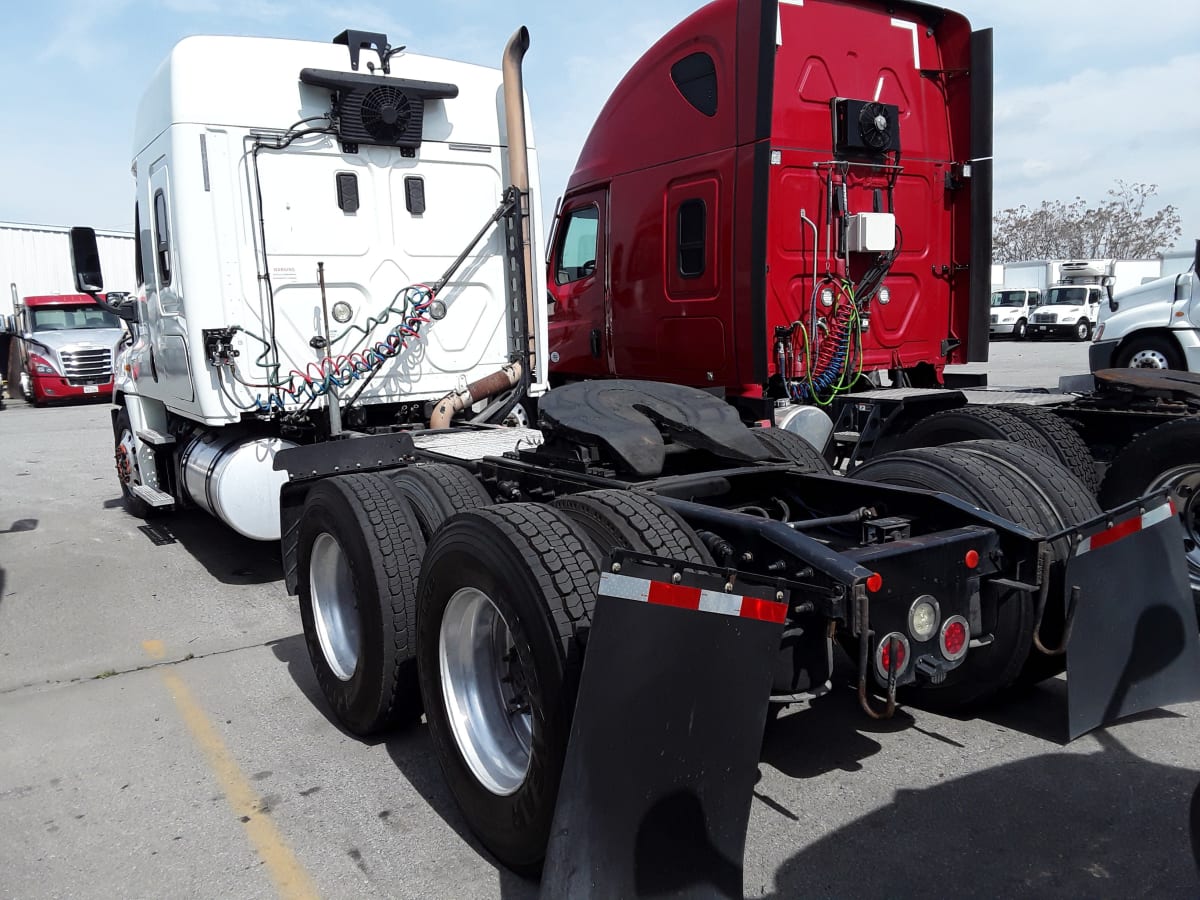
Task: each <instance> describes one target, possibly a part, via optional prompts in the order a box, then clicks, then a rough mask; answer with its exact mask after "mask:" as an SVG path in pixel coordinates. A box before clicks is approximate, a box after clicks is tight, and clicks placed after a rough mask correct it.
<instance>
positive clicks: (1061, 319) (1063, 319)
mask: <svg viewBox="0 0 1200 900" xmlns="http://www.w3.org/2000/svg"><path fill="white" fill-rule="evenodd" d="M1077 318H1079V317H1078V316H1059V317H1058V321H1059V322H1060V323H1061V324H1063V325H1070V324H1071V323H1072V322H1074V321H1075V320H1076V319H1077Z"/></svg>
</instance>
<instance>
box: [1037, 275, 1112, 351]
mask: <svg viewBox="0 0 1200 900" xmlns="http://www.w3.org/2000/svg"><path fill="white" fill-rule="evenodd" d="M1111 280H1112V265H1111V264H1102V265H1096V264H1095V263H1093V262H1091V261H1082V262H1065V263H1063V264H1062V268H1061V269H1060V272H1059V281H1058V282H1057V283H1056V284H1053V285H1051V286H1050V288H1049V289H1048V290H1047V291H1046V294H1045V296H1044V297H1043V298H1042V305H1041V308H1040V309H1039V310H1038V311H1037V312H1036V313H1034V314H1033V321H1032V323H1031V326H1030V335H1031V336H1033V337H1045V336H1047V335H1058V336H1064V335H1065V336H1070V337H1072V338H1074V339H1075V340H1077V341H1090V340H1091V339H1092V331H1093V329H1094V328H1095V327H1096V321H1097V320H1098V319H1099V317H1100V302H1101V300H1102V299H1103V297H1104V290H1105V288H1104V285H1105V283H1106V282H1107V283H1109V284H1111Z"/></svg>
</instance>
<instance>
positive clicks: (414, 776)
mask: <svg viewBox="0 0 1200 900" xmlns="http://www.w3.org/2000/svg"><path fill="white" fill-rule="evenodd" d="M271 651H272V652H273V653H274V654H275V658H276V659H278V660H279V661H280V662H282V663H284V664H285V665H286V666H287V669H288V674H289V675H290V676H291V677H292V680H293V681H294V682H295V683H296V687H297V688H299V689H300V692H301V693H302V694H304V696H305V697H306V698H307V699H308V701H309V702H310V703H311V704H312V705H313V706H314V707H315V708H316V709H317V710H318V711H319V712H320V713H321V715H322V716H324V717H325V719H326V721H328V722H329V724H330V726H331V727H333V728H336V729H337V730H338V731H340V732H342V733H343V734H345V735H346V736H347V737H349V738H351V739H352V740H356V741H359V742H360V743H363V744H366V745H368V746H377V745H379V744H383V745H384V746H385V748H386V749H387V752H388V756H390V757H391V759H392V761H393V762H394V763H395V764H396V768H398V769H399V770H400V774H401V775H403V776H404V778H405V779H406V780H407V781H408V783H409V784H411V785H412V786H413V789H414V790H416V792H417V793H418V794H420V795H421V797H422V799H424V801H425V802H426V803H427V804H429V807H430V808H431V809H432V810H433V811H434V812H435V813H437V814H438V815H439V816H440V817H441V818H442V820H443V821H444V822H445V823H446V824H447V825H449V826H450V828H452V829H453V830H454V832H455V833H456V834H457V835H458V836H459V837H460V838H462V840H463V841H464V842H465V843H467V844H468V845H469V846H470V847H471V849H472V850H474V851H475V852H476V853H477V854H479V857H480V858H481V859H484V860H486V861H487V862H488V863H489V864H491V865H492V866H494V867H495V869H496V872H497V877H498V880H499V885H500V896H501V897H503V898H504V900H526V898H528V900H533V898H536V897H537V895H538V885H537V883H536V882H534V881H530V880H528V879H525V878H522V877H520V876H519V875H515V874H513V873H512V872H510V871H509V870H508V869H506V868H505V867H504V866H502V865H500V864H499V863H498V862H496V861H495V860H494V859H493V858H492V856H491V854H490V853H488V851H487V850H485V849H484V847H483V845H482V844H480V843H479V841H478V840H476V838H475V836H474V835H473V834H472V833H471V831H470V829H469V828H467V823H466V821H465V820H464V819H463V817H462V814H461V813H460V812H459V811H458V806H457V805H456V804H455V802H454V797H453V796H452V795H451V794H450V790H449V788H447V787H446V782H445V779H443V778H442V770H441V768H440V767H439V766H438V761H437V757H436V756H435V755H434V750H433V743H432V741H431V740H430V738H429V731H428V729H427V728H426V727H425V724H424V722H423V721H422V722H421V723H420V724H418V725H416V726H413V727H411V728H405V729H403V730H401V731H397V732H395V733H393V734H389V735H384V736H382V737H379V738H361V737H358V736H357V735H353V734H350V733H349V732H348V731H346V730H345V729H344V728H342V726H341V724H340V723H339V722H338V721H337V719H336V718H334V715H333V711H332V710H331V709H330V708H329V704H328V703H326V702H325V697H324V695H323V694H322V693H321V688H320V686H319V685H318V684H317V678H316V675H314V674H313V669H312V663H311V661H310V660H309V658H308V645H307V643H306V642H305V639H304V635H303V634H295V635H292V636H291V637H287V638H284V639H282V640H279V641H275V642H274V643H273V644H271Z"/></svg>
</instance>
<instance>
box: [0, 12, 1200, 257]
mask: <svg viewBox="0 0 1200 900" xmlns="http://www.w3.org/2000/svg"><path fill="white" fill-rule="evenodd" d="M949 3H950V5H951V6H953V8H955V9H957V10H959V11H961V12H963V13H965V14H966V15H967V16H968V18H970V20H971V21H972V23H973V24H974V25H975V26H976V27H988V26H990V27H993V28H994V29H995V41H996V100H995V108H996V157H997V162H996V185H995V187H996V208H997V209H999V208H1002V207H1006V206H1013V205H1016V204H1018V203H1028V204H1033V205H1035V204H1037V203H1039V202H1041V201H1042V200H1043V199H1063V200H1070V199H1071V198H1073V197H1075V196H1082V197H1084V198H1085V199H1087V200H1090V201H1096V200H1099V199H1101V198H1103V196H1104V194H1105V192H1106V191H1107V189H1108V188H1109V187H1111V186H1112V184H1113V182H1114V179H1117V178H1122V179H1125V180H1126V181H1146V182H1153V183H1156V184H1158V185H1159V186H1160V188H1159V196H1160V199H1161V201H1162V202H1165V203H1173V204H1175V205H1176V206H1177V207H1179V209H1180V212H1181V214H1182V216H1183V223H1184V236H1183V243H1184V244H1186V245H1188V246H1190V242H1191V240H1192V239H1193V238H1197V237H1200V178H1197V176H1196V169H1197V164H1196V160H1197V159H1200V114H1198V112H1197V103H1198V102H1200V41H1198V40H1197V37H1198V36H1200V4H1196V3H1186V4H1184V3H1178V2H1170V0H1142V2H1141V3H1138V4H1136V5H1131V4H1128V3H1124V2H1122V3H1117V2H1113V0H1092V2H1084V0H1059V2H1054V0H1006V2H1004V3H998V2H987V0H959V2H955V0H949ZM700 5H701V3H700V2H699V0H653V2H645V0H642V2H637V0H604V2H600V3H579V2H576V0H559V2H553V3H550V2H540V0H538V2H529V0H526V2H518V3H508V4H505V3H496V2H495V0H491V2H484V0H437V2H426V3H414V2H403V3H402V2H393V3H383V2H379V3H370V2H357V0H295V2H282V0H86V2H82V0H43V2H35V3H20V4H18V3H15V2H13V0H7V2H6V3H5V4H4V12H3V19H2V20H0V21H2V22H3V28H0V79H3V82H2V83H4V84H5V85H6V91H5V102H4V109H5V113H6V115H5V121H6V124H7V126H8V127H7V128H6V132H7V136H8V137H7V140H5V141H3V142H0V178H2V179H3V182H2V185H0V220H3V221H18V222H37V223H46V224H91V225H94V226H96V227H100V228H119V229H128V228H129V227H130V226H131V224H132V223H131V220H132V212H131V203H130V199H129V198H130V196H131V182H130V177H129V161H130V143H131V134H132V127H133V116H134V112H135V109H136V106H137V102H138V99H139V97H140V95H141V91H142V87H143V85H144V84H145V83H146V81H147V80H148V78H149V76H150V75H151V73H152V72H153V71H154V69H155V68H156V67H157V66H158V64H159V62H160V61H161V60H162V59H163V58H164V57H165V56H166V54H167V52H168V51H169V50H170V48H171V46H172V45H173V44H174V43H175V41H177V40H178V39H179V38H181V37H184V36H185V35H189V34H205V33H208V34H252V35H255V34H257V35H269V36H272V37H290V38H302V39H309V40H321V41H326V40H329V39H330V38H331V37H332V36H333V35H334V34H336V33H337V32H339V31H341V30H342V29H343V28H346V27H354V28H362V29H368V30H379V31H386V32H387V33H388V35H389V37H390V38H391V41H392V43H393V44H397V43H406V44H408V46H409V47H410V48H411V49H412V50H413V51H414V52H420V53H427V54H430V55H437V56H447V57H452V58H459V59H465V60H469V61H471V62H478V63H484V64H488V65H496V64H497V62H498V59H499V54H500V50H501V48H502V47H503V45H504V42H505V40H506V39H507V37H508V35H509V34H510V33H511V32H512V31H513V30H514V29H515V28H516V27H517V26H518V25H521V24H524V25H527V26H529V29H530V31H531V33H532V40H533V46H532V49H531V50H530V54H529V56H528V57H527V65H526V89H527V91H528V93H529V95H530V103H531V105H532V108H533V115H534V123H535V127H536V130H537V140H538V148H539V152H540V154H541V163H542V184H543V189H544V193H545V203H544V206H545V207H546V208H547V209H552V208H553V204H554V198H555V197H556V196H557V195H558V194H559V193H560V192H561V190H562V188H563V186H564V185H565V183H566V180H567V178H568V176H569V175H570V172H571V169H572V168H573V166H574V163H575V158H576V156H577V154H578V151H579V148H580V145H581V144H582V142H583V139H584V138H585V137H586V135H587V132H588V130H589V128H590V127H591V123H592V122H593V120H594V119H595V117H596V114H597V113H598V112H599V111H600V107H601V106H602V105H603V103H604V101H605V99H606V98H607V96H608V94H609V92H610V91H611V89H612V87H613V86H614V85H615V84H616V82H617V81H618V80H619V78H620V77H621V75H622V74H623V73H624V72H625V70H626V69H627V68H628V67H629V66H630V64H631V63H632V62H633V61H634V60H636V59H637V57H638V56H639V55H641V53H642V52H643V51H644V50H645V49H646V48H647V47H648V46H649V45H650V44H651V43H653V41H654V40H655V39H656V38H657V37H659V36H660V35H661V34H662V33H664V32H665V31H666V30H667V29H668V28H669V27H670V26H672V25H673V24H674V23H675V22H677V21H678V20H679V19H681V18H683V17H684V16H685V15H687V14H688V13H689V12H691V11H692V10H693V9H695V8H697V7H698V6H700ZM218 64H219V63H218Z"/></svg>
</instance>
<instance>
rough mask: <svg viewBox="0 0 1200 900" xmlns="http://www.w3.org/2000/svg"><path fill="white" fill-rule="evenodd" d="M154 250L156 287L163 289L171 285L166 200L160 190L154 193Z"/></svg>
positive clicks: (169, 237)
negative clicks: (156, 264) (156, 263)
mask: <svg viewBox="0 0 1200 900" xmlns="http://www.w3.org/2000/svg"><path fill="white" fill-rule="evenodd" d="M154 250H155V254H154V255H155V257H156V258H157V260H158V278H159V285H158V286H159V287H160V288H164V287H166V286H167V285H169V284H170V283H171V235H170V233H169V231H168V229H167V198H166V196H165V195H164V194H163V192H162V189H161V188H160V189H159V190H157V191H155V192H154Z"/></svg>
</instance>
